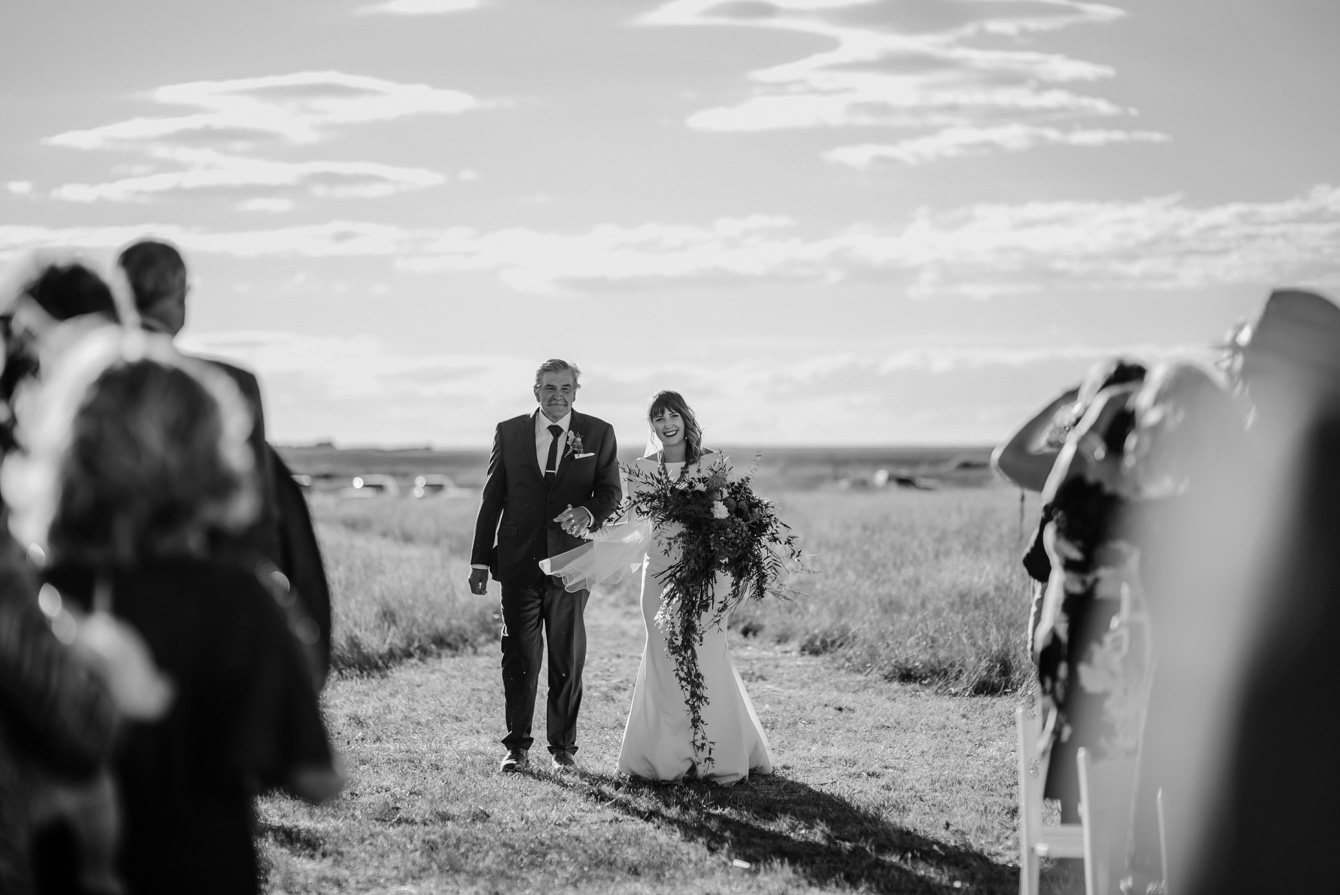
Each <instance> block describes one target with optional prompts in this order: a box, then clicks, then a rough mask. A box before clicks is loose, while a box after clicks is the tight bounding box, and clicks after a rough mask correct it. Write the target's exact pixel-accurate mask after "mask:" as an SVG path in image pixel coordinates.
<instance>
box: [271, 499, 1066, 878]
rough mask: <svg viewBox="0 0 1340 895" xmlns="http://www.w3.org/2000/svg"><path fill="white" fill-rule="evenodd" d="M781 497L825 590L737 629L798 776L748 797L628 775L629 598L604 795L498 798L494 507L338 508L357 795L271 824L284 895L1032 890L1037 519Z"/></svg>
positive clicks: (598, 633) (518, 788)
mask: <svg viewBox="0 0 1340 895" xmlns="http://www.w3.org/2000/svg"><path fill="white" fill-rule="evenodd" d="M759 485H760V490H765V489H766V490H767V493H768V495H769V496H771V497H774V498H775V499H777V501H778V503H779V506H780V509H781V512H782V514H783V516H784V518H786V519H787V520H788V521H790V522H791V523H792V525H793V526H794V528H795V529H796V531H797V532H798V533H800V534H801V536H802V537H803V538H804V543H805V546H806V548H807V549H808V550H810V551H811V552H812V554H813V561H814V565H815V566H816V567H817V569H818V571H817V573H816V574H814V575H810V576H805V577H803V578H800V579H798V580H797V581H795V582H794V584H795V586H796V587H797V588H798V589H800V590H802V591H804V592H805V596H802V597H799V598H797V599H795V600H792V601H789V602H780V601H774V602H770V603H768V604H750V605H747V606H745V607H743V608H742V609H741V610H740V611H739V612H737V614H736V617H735V618H734V619H733V621H732V626H733V628H734V632H735V633H734V634H733V637H732V643H733V646H732V652H733V653H734V655H735V657H736V661H737V663H738V665H739V667H740V669H741V674H742V676H743V677H744V679H745V681H746V686H747V687H748V689H749V691H750V694H751V696H752V697H753V700H754V702H755V705H756V707H757V708H758V711H759V715H760V718H761V720H762V722H763V724H764V726H765V728H766V729H767V731H768V733H769V737H770V738H771V741H772V745H773V750H774V753H775V756H776V759H777V763H778V767H777V773H776V775H775V776H773V777H770V778H754V779H751V780H750V781H748V782H746V783H744V784H741V785H739V786H736V787H733V788H724V789H723V788H717V787H713V786H710V785H696V784H695V785H682V786H650V785H644V784H640V783H636V782H632V781H628V780H626V779H621V778H619V777H618V776H616V775H615V773H614V761H615V758H616V756H617V753H618V743H619V738H620V736H621V734H622V729H623V720H624V713H625V712H626V710H627V704H628V700H629V698H630V696H631V691H632V681H633V677H634V676H635V673H636V669H637V663H638V660H639V657H640V652H641V648H642V636H643V634H642V629H641V615H640V612H639V610H638V608H637V595H636V593H635V591H634V590H633V588H632V587H631V586H625V587H622V588H619V589H615V590H612V591H609V592H600V591H597V592H596V593H595V594H593V596H592V600H591V604H590V607H589V608H588V611H587V623H588V630H589V637H590V646H589V650H588V664H587V672H586V676H585V678H586V698H585V701H584V703H583V709H582V722H581V724H582V727H581V733H580V743H581V745H582V751H581V752H580V754H579V756H578V758H579V761H580V762H581V764H582V766H583V773H582V774H581V775H579V776H557V775H554V774H552V773H550V772H549V771H548V770H547V769H544V768H542V767H541V768H540V769H538V770H536V771H534V772H532V773H529V774H524V775H516V776H512V775H508V776H503V775H499V774H498V773H497V771H496V767H497V761H498V759H499V758H500V756H501V747H500V746H499V745H498V742H497V741H498V739H499V737H500V736H501V734H502V729H501V727H502V708H501V699H502V693H501V682H500V680H499V672H498V654H497V647H496V636H497V621H496V600H497V590H496V588H497V585H496V583H495V584H493V585H492V588H491V592H490V595H489V596H488V597H484V598H480V597H475V596H472V595H470V594H469V593H468V591H467V588H466V586H465V578H466V575H467V573H468V543H469V538H470V528H471V525H472V522H473V514H474V510H475V505H474V502H473V501H468V500H440V499H439V500H421V501H415V500H409V499H403V498H402V499H377V500H359V501H352V500H349V501H341V500H338V499H335V498H333V497H329V496H324V495H320V494H318V495H314V497H313V509H314V512H315V514H316V516H317V519H318V522H319V534H320V537H321V540H322V543H323V546H324V548H325V552H326V558H327V563H328V566H329V567H330V571H331V579H332V584H333V591H334V599H335V610H336V614H335V631H336V637H335V652H334V654H335V663H336V668H337V674H336V675H335V677H334V678H333V680H332V682H331V684H330V685H329V686H328V688H327V691H326V693H325V694H324V700H325V704H326V710H327V714H328V717H329V720H330V726H331V732H332V739H333V740H334V741H335V743H336V745H337V747H338V748H339V749H340V750H341V751H342V752H343V753H344V755H345V756H346V759H347V760H348V762H349V765H350V769H351V783H350V786H349V788H348V790H347V791H346V792H345V793H344V794H343V795H342V796H341V797H339V798H338V799H336V800H335V801H334V802H332V803H330V804H328V805H325V806H320V807H316V808H313V807H309V806H305V805H301V804H299V803H295V802H292V801H290V800H287V799H283V798H278V797H274V798H268V799H266V800H264V801H263V804H262V813H261V815H262V824H263V827H262V828H263V831H264V851H265V856H266V860H267V865H268V885H269V890H270V891H272V892H276V893H278V892H286V893H287V892H295V893H296V892H387V893H390V892H397V893H429V892H481V893H483V892H593V893H623V892H648V893H650V892H656V893H662V892H664V893H670V892H723V893H735V892H792V891H818V892H853V891H867V892H944V893H949V892H962V891H975V892H993V893H994V892H1001V893H1005V892H1014V891H1017V887H1018V882H1017V872H1018V871H1017V860H1018V858H1017V854H1018V852H1017V839H1016V836H1017V830H1016V826H1015V824H1016V812H1017V809H1016V788H1015V783H1014V776H1015V765H1014V749H1013V736H1014V734H1013V720H1012V710H1013V706H1014V705H1015V704H1017V702H1018V700H1019V699H1020V698H1021V695H1020V694H1021V691H1022V690H1023V689H1024V688H1025V687H1026V686H1027V675H1026V673H1025V664H1024V663H1025V656H1024V654H1023V651H1022V650H1023V647H1022V643H1021V641H1020V632H1021V631H1022V630H1023V628H1024V624H1025V619H1026V615H1027V606H1028V598H1027V591H1026V585H1025V582H1024V579H1023V576H1022V573H1021V572H1018V571H1016V570H1017V569H1018V553H1019V549H1020V548H1021V542H1022V540H1023V538H1024V537H1025V536H1026V535H1027V534H1028V533H1029V531H1028V530H1029V528H1030V526H1031V523H1032V519H1031V514H1032V513H1033V512H1035V507H1034V506H1032V505H1031V504H1030V505H1029V506H1028V507H1025V508H1024V513H1023V516H1022V517H1021V507H1020V502H1019V497H1018V492H1015V491H1011V490H1009V489H1005V488H1001V487H978V488H948V487H947V488H942V489H940V490H915V489H897V488H880V489H875V488H860V487H848V488H840V487H838V486H837V485H836V483H834V482H832V481H829V482H828V483H818V484H816V483H815V482H813V481H808V482H805V483H804V484H803V485H802V486H800V487H790V488H788V487H787V486H786V485H787V482H786V479H785V477H784V476H780V475H774V476H772V477H769V478H764V477H760V480H759ZM542 680H543V677H542ZM542 689H543V688H542ZM970 694H978V695H970ZM541 698H543V697H542V696H541ZM1074 882H1075V881H1074V880H1073V879H1071V878H1070V877H1068V876H1066V875H1064V874H1063V873H1059V872H1051V873H1049V874H1047V875H1045V876H1044V888H1045V889H1046V890H1047V891H1052V892H1055V891H1062V890H1065V889H1067V888H1068V887H1070V886H1073V884H1074Z"/></svg>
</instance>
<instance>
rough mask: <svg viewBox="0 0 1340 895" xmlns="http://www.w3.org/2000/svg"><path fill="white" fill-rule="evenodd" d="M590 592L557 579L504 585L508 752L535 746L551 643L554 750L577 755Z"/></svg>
mask: <svg viewBox="0 0 1340 895" xmlns="http://www.w3.org/2000/svg"><path fill="white" fill-rule="evenodd" d="M590 595H591V592H590V591H588V590H579V591H576V592H568V591H566V590H564V589H563V585H562V583H561V582H560V581H559V580H558V579H556V578H550V577H544V578H540V579H539V580H537V581H536V582H535V583H534V584H532V585H523V586H517V585H507V584H504V585H503V586H502V617H503V630H502V673H503V693H504V695H505V697H506V701H507V736H506V737H505V738H504V739H503V741H502V742H503V745H504V746H506V747H507V748H508V749H529V748H530V747H531V744H532V743H533V742H534V738H533V737H532V736H531V722H532V720H533V718H534V716H535V691H536V687H537V685H538V683H539V679H540V664H541V662H542V661H543V659H544V647H545V643H546V642H547V643H548V645H549V699H548V711H547V715H546V733H547V735H548V739H549V751H550V752H559V751H567V752H575V751H577V712H578V710H579V709H580V708H581V706H582V669H583V667H584V666H585V665H586V620H585V617H584V613H585V612H586V601H587V598H588V597H590Z"/></svg>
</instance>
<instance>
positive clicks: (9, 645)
mask: <svg viewBox="0 0 1340 895" xmlns="http://www.w3.org/2000/svg"><path fill="white" fill-rule="evenodd" d="M12 280H13V282H12V283H9V284H7V286H6V287H5V288H4V291H3V295H4V302H3V305H0V456H3V455H5V454H8V453H10V452H11V451H14V450H16V449H17V448H18V443H17V440H16V434H15V403H16V401H21V400H22V397H23V395H24V393H25V391H27V390H28V389H29V388H30V387H32V386H33V384H34V383H35V382H36V380H37V378H38V376H39V373H40V369H41V361H40V357H41V355H42V353H43V352H44V351H49V350H50V349H51V347H52V346H51V345H50V344H49V343H51V342H62V341H66V340H68V339H69V338H73V337H74V333H75V331H79V332H83V331H86V330H87V328H89V327H91V326H106V325H109V324H110V323H112V322H114V321H116V320H118V319H123V318H125V317H129V318H131V319H134V310H133V305H132V304H131V303H130V301H129V299H128V296H127V295H126V294H125V293H124V292H122V293H121V294H118V293H117V291H116V290H114V289H113V288H112V287H111V286H109V285H108V283H106V282H104V281H103V279H102V278H101V277H100V276H98V274H97V273H95V272H94V271H93V269H92V268H91V267H89V266H88V265H87V264H86V263H84V262H82V261H80V260H78V259H73V258H57V257H54V256H50V255H46V254H39V255H34V256H32V257H30V258H29V259H27V260H26V261H25V262H24V263H23V264H22V265H21V266H20V267H19V268H18V270H17V271H16V272H15V273H14V274H13V276H12ZM67 321H70V322H67ZM62 333H63V334H62ZM7 520H8V511H7V509H6V508H5V507H4V504H3V503H2V502H0V891H3V892H19V893H23V892H29V891H37V892H44V891H83V892H115V891H117V889H118V886H119V883H118V881H117V879H116V876H115V873H114V869H113V867H112V860H113V849H114V848H115V844H116V812H117V805H116V800H115V795H114V793H113V792H112V790H111V788H110V778H109V777H108V776H107V775H106V773H105V763H106V761H107V759H108V757H109V755H110V749H111V745H112V733H113V731H114V728H115V722H116V718H117V711H116V709H117V704H116V697H117V695H118V694H120V695H124V694H125V693H126V685H127V684H131V685H134V684H135V683H137V682H140V681H141V680H142V679H139V678H136V677H135V675H137V674H140V673H142V672H144V671H145V669H144V668H143V667H142V666H143V657H144V653H143V652H141V654H140V655H139V656H138V657H137V656H134V655H131V654H129V653H126V652H125V651H124V650H123V647H128V648H129V649H130V650H131V652H133V651H134V649H135V647H136V644H135V643H134V642H133V635H132V634H131V632H129V631H128V630H127V629H125V627H124V626H120V625H116V624H114V623H108V622H106V620H99V621H98V622H96V623H94V624H82V623H77V622H76V621H75V620H74V619H73V616H71V615H70V614H69V613H65V614H63V615H57V616H56V617H55V618H49V617H48V616H47V615H44V614H43V609H46V610H52V606H51V605H50V604H49V601H44V602H42V603H41V606H42V608H41V609H39V600H38V597H37V584H38V582H37V581H36V579H35V577H34V576H33V575H32V573H31V570H30V567H29V563H28V562H27V560H26V559H25V558H24V557H23V555H22V551H21V549H20V548H19V547H18V545H17V544H16V543H15V541H14V540H13V538H12V537H11V535H10V532H9V527H8V524H7ZM53 612H54V610H53ZM57 622H59V623H57ZM53 627H54V630H53ZM127 675H129V677H128V676H127Z"/></svg>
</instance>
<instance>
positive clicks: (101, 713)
mask: <svg viewBox="0 0 1340 895" xmlns="http://www.w3.org/2000/svg"><path fill="white" fill-rule="evenodd" d="M35 591H36V587H35V583H34V582H33V581H32V579H31V575H30V572H29V570H28V568H27V563H26V562H25V561H24V558H23V557H22V555H21V554H20V553H19V551H18V550H17V549H16V547H15V545H14V544H13V542H12V541H10V540H8V539H6V540H5V541H4V542H3V543H2V544H0V892H5V893H17V895H27V893H30V892H37V891H41V889H40V888H39V886H40V885H41V882H42V880H43V879H44V878H49V877H50V876H52V875H53V874H52V873H51V872H50V871H49V869H48V867H47V862H45V861H43V860H42V859H41V858H40V856H39V855H40V853H49V854H56V853H63V855H64V857H66V858H68V857H69V856H70V854H71V851H73V850H78V851H81V852H85V853H84V854H81V855H77V856H76V857H78V858H80V859H87V858H89V857H91V855H89V854H87V852H91V851H96V850H97V848H96V846H93V847H90V848H87V849H85V848H81V847H80V846H78V845H74V846H66V847H64V848H62V847H61V846H59V845H55V844H53V845H51V846H49V847H44V846H43V845H42V844H41V843H42V841H43V831H44V830H46V829H49V828H50V827H51V826H52V825H51V824H49V823H47V821H48V820H49V819H51V818H50V817H49V815H50V813H51V812H50V811H46V810H43V806H44V805H46V806H50V804H51V799H50V798H49V796H50V794H51V793H52V791H53V787H55V788H56V789H59V790H61V791H63V792H65V793H67V795H68V796H69V797H73V795H74V793H75V792H76V791H77V790H78V789H83V788H85V787H88V788H90V789H95V790H96V791H99V792H101V791H102V790H101V786H102V785H105V780H106V779H107V778H105V777H104V778H102V779H101V781H100V780H99V772H100V770H102V768H103V766H104V763H105V762H106V760H107V758H108V756H109V754H110V750H111V746H112V735H113V733H114V732H115V729H116V717H117V716H116V711H115V708H114V705H113V702H112V699H111V695H110V694H109V693H108V691H107V688H106V687H105V686H104V685H103V684H102V682H100V681H99V680H97V679H96V678H95V677H94V674H93V671H92V669H90V668H89V667H87V666H86V665H84V664H83V663H81V662H80V661H79V660H78V659H77V658H76V656H75V655H74V654H73V653H72V651H71V650H70V649H68V648H67V646H66V644H64V643H62V642H60V640H58V639H57V637H56V635H55V634H54V633H53V631H52V629H51V625H50V623H49V621H48V619H47V617H46V616H44V615H43V614H42V612H41V610H40V609H39V608H38V603H37V599H36V597H35ZM61 781H64V783H65V784H68V785H69V787H68V788H66V787H65V786H63V785H62V783H61ZM104 794H105V793H104ZM88 808H89V806H88V805H81V806H80V808H79V811H78V814H79V815H81V816H87V815H88V813H89V812H88ZM95 811H96V813H97V815H98V818H99V819H100V820H101V821H103V822H104V823H105V822H107V820H108V816H107V812H114V811H115V802H114V800H112V799H111V798H105V799H104V800H103V803H102V804H101V805H100V806H96V808H95ZM112 817H113V818H114V814H113V815H112ZM78 819H79V818H76V820H78ZM52 835H53V836H54V835H57V834H56V833H54V832H53V833H52ZM73 835H75V837H76V838H78V836H79V833H78V831H74V833H73ZM98 839H99V837H97V836H92V837H88V838H87V839H85V840H84V841H85V842H86V843H90V845H91V843H93V842H94V841H96V840H98ZM101 841H102V842H103V843H105V844H106V846H107V847H106V848H104V849H103V851H104V852H105V851H107V848H110V846H111V845H112V844H113V843H114V837H113V836H111V835H106V836H103V837H101ZM103 857H104V858H105V859H106V858H108V857H109V856H108V855H106V854H104V855H103ZM35 861H36V864H37V866H36V867H34V866H33V865H34V862H35ZM108 865H109V861H107V860H104V861H103V863H102V866H101V868H100V869H101V870H102V871H103V872H104V874H105V872H106V871H107V870H109V869H110V868H109V866H108ZM100 882H101V883H105V885H90V886H87V887H86V888H85V891H89V892H93V891H116V886H115V882H114V879H112V878H109V877H108V876H106V875H104V876H103V877H102V879H101V880H100Z"/></svg>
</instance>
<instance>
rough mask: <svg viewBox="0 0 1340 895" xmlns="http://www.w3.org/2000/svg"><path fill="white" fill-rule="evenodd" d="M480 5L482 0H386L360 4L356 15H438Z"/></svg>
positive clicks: (463, 10) (476, 7) (355, 11)
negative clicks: (364, 4) (365, 4)
mask: <svg viewBox="0 0 1340 895" xmlns="http://www.w3.org/2000/svg"><path fill="white" fill-rule="evenodd" d="M480 5H481V4H480V0H386V2H384V3H370V4H368V5H367V6H360V7H358V8H357V9H355V10H354V15H359V16H376V15H389V16H437V15H444V14H446V13H452V12H465V11H466V10H470V9H478V8H479V7H480Z"/></svg>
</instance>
